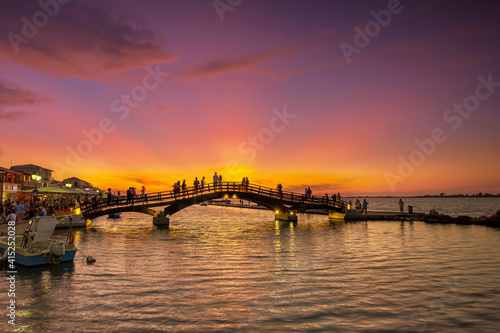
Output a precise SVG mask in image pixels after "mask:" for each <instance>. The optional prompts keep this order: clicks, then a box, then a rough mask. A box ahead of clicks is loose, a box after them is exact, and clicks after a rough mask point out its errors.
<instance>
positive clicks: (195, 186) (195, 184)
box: [193, 177, 200, 193]
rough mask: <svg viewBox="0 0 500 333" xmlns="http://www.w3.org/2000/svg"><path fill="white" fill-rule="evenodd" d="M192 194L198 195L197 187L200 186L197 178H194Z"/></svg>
mask: <svg viewBox="0 0 500 333" xmlns="http://www.w3.org/2000/svg"><path fill="white" fill-rule="evenodd" d="M193 185H194V193H198V186H199V185H200V181H199V180H198V177H194V183H193Z"/></svg>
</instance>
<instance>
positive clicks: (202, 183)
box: [200, 176, 205, 192]
mask: <svg viewBox="0 0 500 333" xmlns="http://www.w3.org/2000/svg"><path fill="white" fill-rule="evenodd" d="M204 187H205V176H203V178H202V179H201V183H200V190H201V191H202V192H203V188H204Z"/></svg>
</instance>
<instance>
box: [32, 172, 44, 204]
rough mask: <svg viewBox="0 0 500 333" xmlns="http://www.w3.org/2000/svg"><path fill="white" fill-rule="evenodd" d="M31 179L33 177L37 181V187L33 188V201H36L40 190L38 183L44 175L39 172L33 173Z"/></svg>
mask: <svg viewBox="0 0 500 333" xmlns="http://www.w3.org/2000/svg"><path fill="white" fill-rule="evenodd" d="M31 179H33V182H34V183H35V189H34V190H33V202H36V200H37V199H38V190H37V189H36V183H37V182H39V181H40V180H41V179H42V177H41V176H39V175H37V174H33V175H31Z"/></svg>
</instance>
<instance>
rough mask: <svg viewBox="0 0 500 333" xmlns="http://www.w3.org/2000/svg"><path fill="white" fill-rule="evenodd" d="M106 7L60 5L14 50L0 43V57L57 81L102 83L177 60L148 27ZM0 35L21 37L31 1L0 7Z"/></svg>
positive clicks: (32, 7)
mask: <svg viewBox="0 0 500 333" xmlns="http://www.w3.org/2000/svg"><path fill="white" fill-rule="evenodd" d="M106 4H107V3H102V2H100V1H99V2H93V1H78V0H74V1H71V2H70V3H68V4H67V5H64V6H61V7H60V9H59V13H58V14H57V15H56V16H54V17H53V18H50V20H49V22H48V23H47V24H46V26H44V27H42V28H40V29H39V31H38V33H37V34H36V36H34V37H33V38H30V39H29V40H28V42H27V43H21V44H20V45H19V52H17V53H16V52H15V50H14V49H13V47H12V44H11V42H10V41H9V39H8V38H1V39H0V57H4V58H8V59H10V60H12V61H14V62H17V63H19V64H21V65H23V66H26V67H28V68H32V69H35V70H37V71H40V72H43V73H48V74H51V75H55V76H59V77H76V78H83V79H97V80H103V79H105V78H106V77H107V76H109V75H112V74H120V73H125V72H128V71H130V70H133V69H140V68H144V67H146V66H147V65H149V64H152V63H166V62H172V61H174V60H176V59H177V57H176V56H175V55H173V54H172V53H169V52H166V51H165V50H164V46H163V45H162V42H161V40H160V38H159V37H158V36H157V35H156V34H155V33H154V32H153V31H152V30H150V29H147V28H145V27H142V26H140V25H139V24H138V23H137V22H133V20H131V19H130V17H125V16H124V15H118V14H116V12H117V10H116V8H107V7H108V6H107V5H106ZM1 7H2V8H1V11H0V33H1V35H2V36H6V35H7V34H8V33H9V32H13V33H16V34H19V35H22V29H21V27H22V21H21V18H22V17H24V16H26V17H31V16H32V15H33V14H34V13H36V12H37V11H40V7H39V6H38V5H37V2H22V3H21V2H9V4H8V5H5V4H4V5H3V6H1Z"/></svg>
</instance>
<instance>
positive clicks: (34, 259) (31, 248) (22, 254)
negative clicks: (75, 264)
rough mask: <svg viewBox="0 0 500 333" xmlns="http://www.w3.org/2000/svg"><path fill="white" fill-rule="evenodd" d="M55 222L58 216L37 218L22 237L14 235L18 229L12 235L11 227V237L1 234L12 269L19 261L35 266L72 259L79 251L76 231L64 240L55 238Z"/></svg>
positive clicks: (2, 251) (4, 255) (1, 248)
mask: <svg viewBox="0 0 500 333" xmlns="http://www.w3.org/2000/svg"><path fill="white" fill-rule="evenodd" d="M56 224H57V218H56V217H55V216H46V217H37V218H35V219H33V220H31V221H30V222H29V224H28V227H27V228H26V231H25V232H24V235H22V236H15V232H13V233H12V235H10V232H11V231H10V230H9V236H4V237H0V254H1V255H2V258H3V259H4V260H7V261H8V262H9V267H12V268H11V269H13V267H14V265H17V264H19V265H22V266H26V267H32V266H40V265H54V264H55V265H57V264H59V263H61V262H72V261H73V259H74V258H75V254H76V251H77V248H76V246H75V245H74V244H73V242H74V240H75V239H74V234H73V233H70V234H68V236H67V238H66V240H65V241H60V240H57V239H54V238H53V237H52V234H53V233H54V229H55V227H56ZM13 250H14V251H13ZM10 265H12V266H10Z"/></svg>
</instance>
